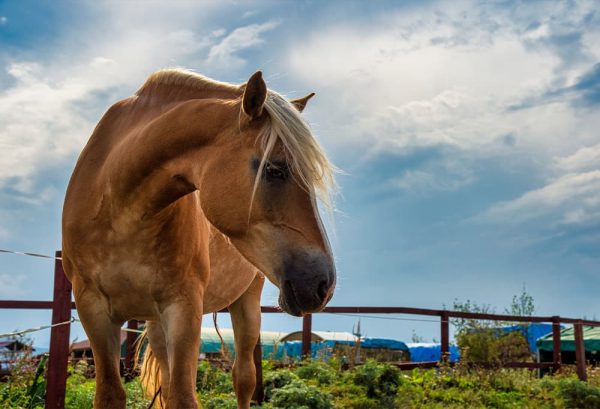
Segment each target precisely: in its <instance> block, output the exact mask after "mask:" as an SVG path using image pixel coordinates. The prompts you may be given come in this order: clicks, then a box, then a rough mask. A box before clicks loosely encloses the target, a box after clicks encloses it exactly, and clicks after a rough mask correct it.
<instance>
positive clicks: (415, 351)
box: [406, 342, 460, 362]
mask: <svg viewBox="0 0 600 409" xmlns="http://www.w3.org/2000/svg"><path fill="white" fill-rule="evenodd" d="M406 345H407V346H408V350H409V351H410V360H411V362H434V361H440V360H441V359H442V345H441V344H438V343H434V342H427V343H426V342H419V343H408V344H406ZM449 349H450V362H456V361H458V358H459V357H460V350H459V349H458V347H457V346H456V345H450V346H449Z"/></svg>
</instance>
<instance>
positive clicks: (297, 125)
mask: <svg viewBox="0 0 600 409" xmlns="http://www.w3.org/2000/svg"><path fill="white" fill-rule="evenodd" d="M157 85H166V86H173V87H182V88H191V89H197V90H210V89H212V90H222V91H226V92H232V93H234V94H236V95H237V97H239V98H241V96H242V94H243V90H244V85H245V84H242V85H234V84H230V83H226V82H220V81H215V80H213V79H211V78H208V77H205V76H203V75H200V74H197V73H195V72H193V71H188V70H184V69H179V68H167V69H163V70H159V71H156V72H155V73H153V74H152V75H150V77H148V79H147V80H146V82H144V84H143V85H142V86H141V87H140V89H139V90H138V91H137V92H136V94H137V95H142V94H143V93H148V92H152V88H154V86H157ZM241 109H242V108H241V104H240V115H241V114H242V112H241ZM264 109H265V110H266V112H267V114H268V115H269V121H268V122H267V124H266V125H265V127H264V129H263V130H262V132H261V133H260V135H259V140H258V141H257V142H258V143H259V144H260V146H261V149H262V152H263V156H262V159H261V163H260V165H259V169H258V174H257V177H256V180H255V184H254V191H253V194H252V197H254V193H255V192H256V189H257V188H258V184H259V183H260V176H261V175H262V173H263V170H264V167H265V165H266V163H267V162H268V161H269V158H270V156H271V153H272V152H273V148H274V147H275V145H276V144H277V141H281V143H282V145H283V150H284V152H285V155H286V161H287V164H288V167H289V169H290V171H291V174H292V175H293V177H294V178H295V179H296V181H297V182H298V183H299V184H300V186H302V187H303V188H305V189H307V191H309V192H310V194H311V195H313V196H316V198H318V199H320V200H321V202H322V203H323V204H324V205H325V206H326V207H327V208H328V209H331V207H332V201H331V196H332V192H333V191H334V190H335V187H336V185H335V180H334V177H333V175H334V173H335V172H336V168H335V167H334V166H333V165H332V164H331V162H329V160H328V159H327V156H326V155H325V153H324V152H323V149H321V147H320V146H319V144H318V143H317V141H316V139H315V138H314V136H313V134H312V132H311V130H310V127H309V126H308V124H307V122H306V121H305V120H304V118H303V117H302V115H301V114H300V112H299V111H298V110H297V109H296V108H295V107H294V106H293V105H292V104H291V103H290V102H289V101H288V100H287V99H285V98H284V97H283V96H281V95H280V94H278V93H277V92H275V91H272V90H269V91H268V95H267V99H266V101H265V105H264Z"/></svg>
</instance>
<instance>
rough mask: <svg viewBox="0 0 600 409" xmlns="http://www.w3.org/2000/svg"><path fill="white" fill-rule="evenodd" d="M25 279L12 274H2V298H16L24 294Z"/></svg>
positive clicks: (0, 282) (0, 286) (0, 292)
mask: <svg viewBox="0 0 600 409" xmlns="http://www.w3.org/2000/svg"><path fill="white" fill-rule="evenodd" d="M22 284H23V278H22V277H19V276H15V275H11V274H6V273H2V274H0V297H2V298H6V297H15V296H19V295H21V294H22V293H23V286H22Z"/></svg>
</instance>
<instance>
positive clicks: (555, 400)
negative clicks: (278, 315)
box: [0, 359, 600, 409]
mask: <svg viewBox="0 0 600 409" xmlns="http://www.w3.org/2000/svg"><path fill="white" fill-rule="evenodd" d="M263 367H264V368H263V369H264V386H265V395H266V398H267V402H265V404H264V405H263V406H262V409H274V408H278V409H334V408H349V409H386V408H399V409H403V408H440V409H441V408H577V409H587V408H600V373H598V371H590V380H589V382H588V383H585V382H581V381H579V380H578V379H577V378H576V376H575V375H574V374H572V373H570V372H569V371H568V370H566V371H565V372H564V373H562V374H559V375H555V376H547V377H545V378H543V379H538V378H537V377H535V373H533V372H529V371H527V370H515V369H511V370H509V369H500V370H483V369H467V368H456V369H450V368H442V369H440V370H413V371H410V372H406V371H405V372H400V371H398V370H397V369H396V368H395V367H393V366H390V365H386V364H381V363H377V362H374V361H369V362H367V363H366V364H364V365H361V366H358V367H356V368H354V369H351V370H342V369H341V368H340V365H339V363H338V362H337V361H336V360H335V359H334V360H332V361H331V362H330V363H323V362H318V361H309V362H305V363H303V364H301V365H298V366H294V367H288V368H280V369H275V368H273V365H272V363H270V362H266V361H265V362H264V365H263ZM36 370H38V368H37V367H36V366H35V365H29V366H27V365H23V366H22V367H21V368H20V369H19V371H18V372H16V373H15V374H14V376H13V377H12V378H11V379H10V380H9V382H6V383H1V384H0V408H28V409H29V408H42V407H43V399H41V396H40V388H41V390H42V391H43V381H41V380H40V378H39V377H38V378H36V376H35V375H36ZM38 372H39V371H38ZM85 374H86V368H85V366H84V365H80V366H77V367H75V368H71V369H70V376H69V379H68V383H67V395H66V408H72V409H84V408H91V407H92V402H93V398H94V392H95V388H94V380H93V379H88V378H87V377H86V376H85ZM125 389H126V391H127V399H128V401H127V408H134V409H137V408H146V407H147V406H148V404H149V399H147V398H146V397H144V396H143V393H142V390H141V387H140V384H139V382H138V381H137V380H133V381H132V382H129V383H127V384H125ZM197 390H198V397H199V400H200V401H201V402H202V403H203V405H204V406H203V407H204V408H205V409H228V408H236V407H237V406H236V401H235V395H234V393H233V386H232V382H231V375H230V373H228V372H226V371H223V370H221V369H218V368H215V367H212V366H211V365H210V364H208V363H207V362H202V363H200V364H199V366H198V382H197Z"/></svg>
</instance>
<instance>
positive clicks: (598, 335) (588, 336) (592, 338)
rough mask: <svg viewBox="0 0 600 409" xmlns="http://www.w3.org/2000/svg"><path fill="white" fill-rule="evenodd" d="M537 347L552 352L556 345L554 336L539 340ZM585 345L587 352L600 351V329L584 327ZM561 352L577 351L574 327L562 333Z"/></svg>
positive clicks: (549, 335)
mask: <svg viewBox="0 0 600 409" xmlns="http://www.w3.org/2000/svg"><path fill="white" fill-rule="evenodd" d="M536 344H537V347H538V348H539V349H540V350H543V351H552V350H553V348H554V344H553V342H552V334H548V335H546V336H543V337H541V338H539V339H538V340H537V342H536ZM583 344H584V346H585V350H586V351H600V327H588V326H584V327H583ZM560 350H561V351H575V333H574V330H573V327H569V328H565V329H563V330H562V331H561V332H560Z"/></svg>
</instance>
